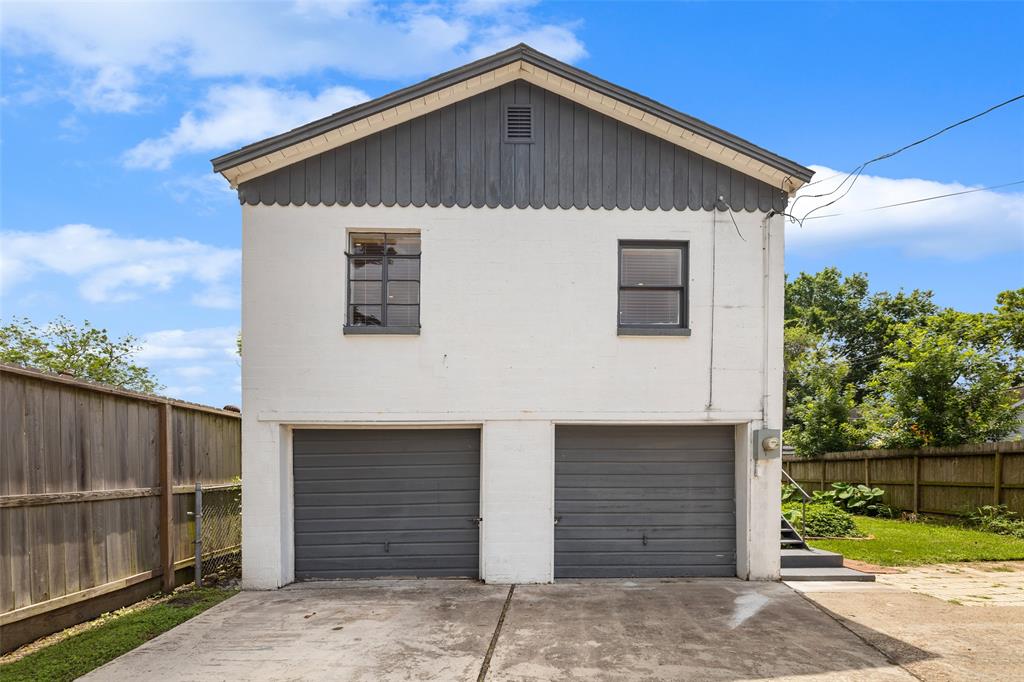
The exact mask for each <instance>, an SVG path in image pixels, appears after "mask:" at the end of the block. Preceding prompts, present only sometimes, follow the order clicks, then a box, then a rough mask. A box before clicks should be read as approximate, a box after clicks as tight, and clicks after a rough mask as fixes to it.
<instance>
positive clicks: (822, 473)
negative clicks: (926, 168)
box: [821, 460, 828, 492]
mask: <svg viewBox="0 0 1024 682" xmlns="http://www.w3.org/2000/svg"><path fill="white" fill-rule="evenodd" d="M825 466H826V465H825V460H821V490H822V492H824V491H825V484H826V483H827V482H828V480H827V479H826V478H825Z"/></svg>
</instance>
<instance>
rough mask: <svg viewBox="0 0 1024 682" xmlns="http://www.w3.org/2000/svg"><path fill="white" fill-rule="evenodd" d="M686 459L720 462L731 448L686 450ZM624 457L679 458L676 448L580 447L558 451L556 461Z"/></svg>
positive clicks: (642, 459)
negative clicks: (607, 449) (610, 449)
mask: <svg viewBox="0 0 1024 682" xmlns="http://www.w3.org/2000/svg"><path fill="white" fill-rule="evenodd" d="M687 452H688V456H687V461H690V462H720V461H722V460H723V459H724V458H725V457H731V456H732V455H733V450H732V449H730V448H704V449H693V450H690V449H688V450H687ZM624 457H627V458H629V460H630V461H636V462H668V463H672V462H677V461H678V459H679V453H678V450H673V449H665V450H647V449H638V448H622V449H616V450H615V451H613V452H607V451H602V450H593V449H582V450H564V451H560V452H559V453H558V462H559V464H561V463H563V462H564V463H569V462H620V461H622V459H623V458H624Z"/></svg>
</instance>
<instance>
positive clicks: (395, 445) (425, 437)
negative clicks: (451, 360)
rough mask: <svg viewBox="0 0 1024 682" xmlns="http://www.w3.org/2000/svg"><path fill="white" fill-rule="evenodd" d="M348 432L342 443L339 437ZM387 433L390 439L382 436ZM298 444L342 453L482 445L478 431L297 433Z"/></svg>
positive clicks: (432, 449) (315, 431) (423, 450)
mask: <svg viewBox="0 0 1024 682" xmlns="http://www.w3.org/2000/svg"><path fill="white" fill-rule="evenodd" d="M342 431H344V434H345V438H344V440H343V441H339V440H338V437H337V434H338V433H340V432H342ZM384 432H386V436H387V437H386V439H382V438H381V434H382V433H384ZM293 442H294V443H297V444H301V445H302V447H303V448H305V447H306V446H308V445H312V444H315V443H324V442H326V443H328V444H329V445H330V447H331V448H333V449H335V450H337V451H338V452H409V451H410V447H414V448H415V451H416V452H426V453H429V452H437V451H441V450H445V449H449V450H460V451H468V450H470V449H472V448H473V447H474V446H478V445H479V443H480V431H479V430H478V429H461V428H459V429H344V430H342V429H296V430H295V432H294V440H293Z"/></svg>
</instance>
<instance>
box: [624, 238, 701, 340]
mask: <svg viewBox="0 0 1024 682" xmlns="http://www.w3.org/2000/svg"><path fill="white" fill-rule="evenodd" d="M687 270H688V248H687V243H686V242H657V241H654V242H631V241H629V242H627V241H624V242H619V330H620V332H622V333H629V332H631V331H635V332H637V333H645V332H646V333H658V332H662V333H666V334H671V333H678V334H682V333H686V332H687V331H688V329H687V328H688V326H689V320H688V319H687V314H688V311H687V295H686V283H687V278H688V275H687Z"/></svg>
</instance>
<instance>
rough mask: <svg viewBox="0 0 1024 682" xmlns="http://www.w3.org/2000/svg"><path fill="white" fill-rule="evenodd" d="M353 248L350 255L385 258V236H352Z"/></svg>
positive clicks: (360, 234) (364, 234)
mask: <svg viewBox="0 0 1024 682" xmlns="http://www.w3.org/2000/svg"><path fill="white" fill-rule="evenodd" d="M351 241H352V244H351V248H350V250H349V253H351V254H353V255H356V256H383V255H384V235H383V234H370V233H358V234H355V233H354V234H352V235H351Z"/></svg>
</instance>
